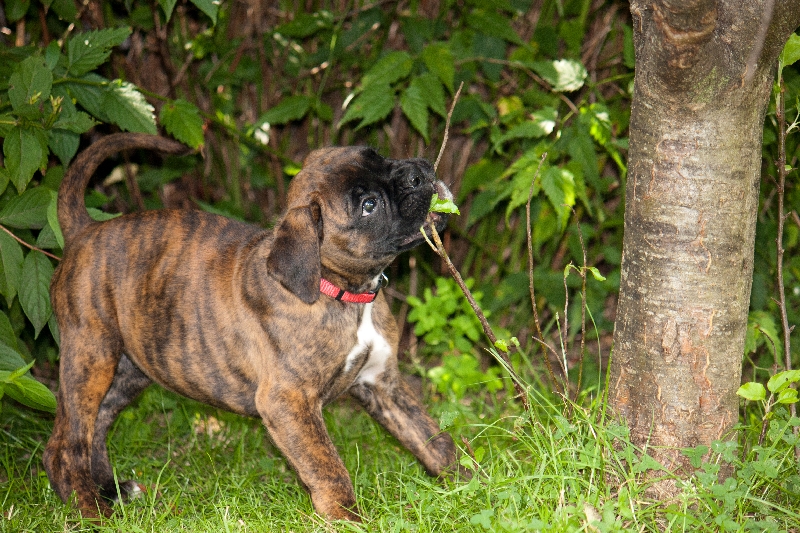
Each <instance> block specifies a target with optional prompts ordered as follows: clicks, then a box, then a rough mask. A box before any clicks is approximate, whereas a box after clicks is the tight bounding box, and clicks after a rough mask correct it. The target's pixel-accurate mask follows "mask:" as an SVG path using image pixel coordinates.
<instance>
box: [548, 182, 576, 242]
mask: <svg viewBox="0 0 800 533" xmlns="http://www.w3.org/2000/svg"><path fill="white" fill-rule="evenodd" d="M542 189H543V190H544V193H545V195H547V199H548V200H550V204H551V205H552V206H553V209H555V211H556V213H558V222H559V227H560V228H561V229H562V230H563V229H564V228H566V227H567V222H568V221H569V217H570V214H571V213H572V206H574V205H575V179H574V177H573V175H572V172H570V171H569V170H567V169H564V168H558V167H550V168H548V169H547V170H546V171H545V172H544V175H543V176H542Z"/></svg>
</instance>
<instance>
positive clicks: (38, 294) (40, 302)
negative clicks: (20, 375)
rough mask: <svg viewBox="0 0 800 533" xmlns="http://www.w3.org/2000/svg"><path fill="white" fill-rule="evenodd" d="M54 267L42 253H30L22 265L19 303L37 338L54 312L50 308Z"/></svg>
mask: <svg viewBox="0 0 800 533" xmlns="http://www.w3.org/2000/svg"><path fill="white" fill-rule="evenodd" d="M52 277H53V265H52V264H51V263H50V260H49V259H48V258H47V256H45V255H44V254H43V253H41V252H37V251H35V250H33V251H30V252H28V255H27V256H25V262H24V263H23V265H22V282H21V283H20V286H19V303H20V305H21V306H22V310H23V311H24V312H25V316H27V317H28V320H30V321H31V324H33V327H34V330H35V336H36V337H38V336H39V332H40V331H41V330H42V328H43V327H44V326H45V325H46V324H47V321H48V319H49V318H50V315H51V314H52V312H53V309H52V307H51V306H50V278H52Z"/></svg>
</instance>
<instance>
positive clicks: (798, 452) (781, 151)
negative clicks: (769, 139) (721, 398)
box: [762, 2, 800, 459]
mask: <svg viewBox="0 0 800 533" xmlns="http://www.w3.org/2000/svg"><path fill="white" fill-rule="evenodd" d="M770 4H771V2H770ZM770 7H771V6H770ZM785 100H786V87H785V85H784V83H783V77H782V73H781V72H780V71H779V72H778V92H777V94H776V95H775V115H776V117H777V119H778V161H777V162H776V166H777V167H778V168H777V170H778V235H777V239H776V241H777V244H778V254H777V255H778V257H777V266H778V269H777V270H778V299H779V304H780V305H779V307H780V313H781V327H782V329H783V358H784V367H785V368H784V370H787V371H788V370H791V369H792V351H791V341H790V335H791V332H792V330H791V328H790V327H789V318H788V316H787V313H786V290H785V286H784V282H783V252H784V249H783V228H784V223H785V222H786V218H787V217H788V216H789V215H788V214H787V213H784V195H785V192H786V174H787V171H786V101H785ZM789 412H790V414H791V416H792V417H795V416H797V406H796V405H795V404H790V405H789ZM794 430H795V434H797V432H798V430H800V428H798V427H795V428H794ZM762 433H763V431H762ZM794 451H795V457H797V458H798V459H800V446H796V447H795V449H794Z"/></svg>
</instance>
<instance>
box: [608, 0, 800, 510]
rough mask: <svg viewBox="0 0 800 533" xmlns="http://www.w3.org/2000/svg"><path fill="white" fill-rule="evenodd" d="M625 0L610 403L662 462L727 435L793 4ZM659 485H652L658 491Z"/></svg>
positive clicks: (796, 16)
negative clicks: (626, 104) (625, 79)
mask: <svg viewBox="0 0 800 533" xmlns="http://www.w3.org/2000/svg"><path fill="white" fill-rule="evenodd" d="M773 1H774V0H748V1H742V0H694V1H687V0H684V1H680V0H656V1H643V0H638V1H637V0H634V1H632V2H631V13H632V15H633V26H634V45H635V49H636V78H635V88H634V97H633V103H632V108H631V124H630V151H629V176H628V182H627V185H626V191H625V194H626V207H625V233H624V238H623V259H622V273H621V283H620V297H619V306H618V310H617V318H616V324H615V331H614V352H613V357H612V362H611V369H610V372H611V376H610V384H611V385H610V404H611V406H612V408H613V409H614V410H615V411H616V412H617V413H618V414H619V415H621V416H622V417H623V418H624V419H625V420H626V421H627V423H628V425H629V427H630V429H631V439H632V441H633V443H634V444H637V445H639V446H641V447H643V448H645V447H646V448H647V451H648V453H650V454H651V455H652V456H653V457H655V458H656V459H657V460H658V461H659V462H661V464H662V465H664V466H665V467H666V468H667V469H669V470H671V471H673V472H676V473H678V474H679V475H688V474H689V473H690V472H691V466H690V465H689V464H688V460H687V459H686V458H684V457H683V456H682V454H681V453H680V451H679V450H678V448H682V447H694V446H697V445H700V444H706V445H708V444H710V443H711V442H712V441H713V440H716V439H724V438H732V437H733V435H732V434H731V428H732V427H733V425H734V424H735V423H736V422H737V420H738V399H737V396H736V390H737V389H738V387H739V385H740V379H741V362H742V354H743V351H744V339H745V330H746V327H747V314H748V308H749V302H750V287H751V283H752V273H753V245H754V236H755V227H756V213H757V209H758V192H759V180H760V176H761V140H762V139H761V138H762V127H763V123H764V116H765V113H766V109H767V105H768V103H769V96H770V90H771V87H772V83H773V79H774V75H775V67H776V64H777V58H778V55H779V54H780V52H781V50H782V48H783V45H784V43H785V42H786V40H787V39H788V37H789V35H790V34H791V32H792V31H793V30H794V29H795V28H797V26H798V24H800V0H784V1H780V2H774V5H773ZM674 490H675V486H674V484H673V483H670V482H660V483H658V484H656V485H655V486H654V490H653V492H654V495H655V496H658V497H668V496H669V495H671V494H672V493H673V492H674Z"/></svg>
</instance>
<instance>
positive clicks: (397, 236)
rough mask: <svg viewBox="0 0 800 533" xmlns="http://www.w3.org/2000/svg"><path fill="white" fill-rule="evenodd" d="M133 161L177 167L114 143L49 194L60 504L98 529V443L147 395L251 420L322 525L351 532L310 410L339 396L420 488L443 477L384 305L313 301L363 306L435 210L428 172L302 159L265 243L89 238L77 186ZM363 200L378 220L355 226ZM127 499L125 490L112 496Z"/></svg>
mask: <svg viewBox="0 0 800 533" xmlns="http://www.w3.org/2000/svg"><path fill="white" fill-rule="evenodd" d="M133 148H146V149H148V150H157V151H160V152H167V153H173V154H176V153H184V152H185V151H186V148H185V147H184V146H182V145H180V144H178V143H176V142H174V141H169V140H166V139H162V138H159V137H154V136H148V135H141V134H117V135H111V136H108V137H106V138H104V139H102V140H100V141H98V142H96V143H95V144H93V145H92V146H91V147H89V148H88V149H87V150H86V151H84V152H83V153H82V154H81V155H80V156H79V157H78V159H77V160H76V161H75V163H74V164H73V165H72V166H71V168H70V169H69V171H68V172H67V174H66V176H65V177H64V181H63V184H62V185H61V189H60V191H59V203H58V218H59V222H60V224H61V228H62V231H63V233H64V239H65V246H64V257H63V260H62V262H61V264H60V265H59V267H58V268H57V269H56V273H55V275H54V276H53V282H52V285H51V289H50V292H51V297H52V301H53V307H54V310H55V314H56V318H57V319H58V325H59V328H60V330H61V386H60V390H59V391H58V412H57V414H56V420H55V427H54V429H53V434H52V437H51V438H50V441H49V442H48V443H47V448H46V450H45V453H44V464H45V469H46V470H47V474H48V477H49V478H50V482H51V484H52V486H53V488H54V489H55V491H56V492H57V493H58V495H59V496H60V497H61V498H62V499H63V500H65V501H66V500H67V499H68V498H69V497H70V495H71V494H72V493H73V492H75V493H76V494H77V502H78V506H79V507H80V509H81V511H82V513H83V514H84V516H87V517H100V516H103V515H105V516H107V515H108V514H109V513H110V512H111V508H110V506H109V504H108V500H113V499H115V498H116V496H117V495H118V489H117V486H116V485H115V483H114V476H113V470H112V467H111V465H110V463H109V459H108V453H107V451H106V435H107V432H108V429H109V427H110V426H111V424H112V422H113V421H114V419H115V418H116V416H117V415H118V414H119V413H120V411H122V409H123V408H124V407H125V406H126V405H128V404H129V403H130V402H131V401H132V400H133V399H134V398H135V397H136V396H137V395H138V394H139V393H140V392H141V391H142V390H143V389H144V388H145V387H147V386H148V385H149V384H150V383H151V382H153V381H155V382H156V383H159V384H160V385H162V386H164V387H165V388H167V389H170V390H173V391H175V392H178V393H180V394H183V395H185V396H188V397H190V398H194V399H196V400H200V401H203V402H206V403H209V404H211V405H214V406H217V407H220V408H224V409H228V410H230V411H233V412H235V413H240V414H242V415H248V416H256V417H260V418H261V419H262V420H263V422H264V424H265V426H266V427H267V430H268V431H269V434H270V436H271V437H272V439H273V441H274V442H275V444H276V445H277V447H278V448H280V450H281V451H282V453H283V454H284V456H285V457H286V459H287V460H288V462H289V463H290V464H291V466H292V467H293V468H294V470H295V471H296V472H297V474H298V476H299V478H300V481H301V482H302V483H303V485H304V486H305V487H306V488H307V489H308V491H309V492H310V494H311V499H312V501H313V503H314V507H315V509H316V510H317V511H318V512H319V513H320V514H321V515H323V516H325V517H327V518H331V519H350V520H358V518H359V517H358V515H357V510H356V502H355V495H354V493H353V486H352V484H351V481H350V477H349V475H348V473H347V471H346V470H345V467H344V464H343V463H342V460H341V459H340V458H339V456H338V454H337V452H336V449H335V448H334V446H333V443H332V442H331V439H330V437H329V436H328V433H327V431H326V429H325V425H324V423H323V419H322V407H323V406H324V405H325V404H327V403H328V402H330V401H332V400H334V399H335V398H337V397H338V396H340V395H341V394H343V393H345V392H348V391H349V392H350V393H351V394H352V395H353V396H354V397H355V398H357V399H358V400H359V401H360V402H361V403H362V404H363V405H364V407H365V408H366V410H367V411H368V412H369V413H370V414H371V415H372V416H373V417H374V418H375V419H376V420H377V421H378V422H380V423H381V424H382V425H383V426H384V427H386V429H387V430H388V431H389V432H391V433H392V434H393V435H395V436H396V437H397V438H398V439H399V440H400V441H401V442H402V443H403V444H404V445H405V446H406V447H407V448H408V449H409V450H411V452H413V453H414V455H416V457H417V458H418V459H419V460H420V462H421V463H422V464H423V465H424V466H425V469H426V470H427V471H428V472H429V473H430V474H431V475H441V474H443V473H445V472H446V471H447V470H448V469H449V467H450V466H451V465H453V464H454V462H455V459H456V450H455V446H454V444H453V441H452V439H451V438H450V436H449V435H447V434H446V433H441V432H440V431H439V428H438V425H437V424H436V422H434V421H433V420H432V419H431V418H430V416H428V414H427V413H426V412H425V409H424V407H423V406H422V405H421V404H420V402H419V400H418V398H417V395H415V394H414V393H413V392H412V391H411V390H410V389H409V387H408V386H407V385H406V383H405V382H404V381H403V379H402V378H401V377H400V375H399V373H398V370H397V359H396V350H397V340H398V333H397V328H396V325H395V321H394V319H393V317H392V316H391V313H390V310H389V307H388V305H387V303H386V301H385V299H384V298H383V296H382V295H379V296H378V298H377V300H375V302H373V303H372V304H366V305H364V304H353V303H343V302H338V301H336V300H334V299H332V298H329V297H327V296H324V295H320V293H319V280H320V276H324V277H325V278H326V279H328V280H329V281H331V282H333V283H334V284H336V285H338V286H339V287H341V288H343V289H345V290H348V291H350V292H364V291H368V290H373V289H375V288H376V283H377V281H376V280H377V279H378V276H379V274H380V273H381V272H382V271H383V269H384V268H386V267H387V266H388V265H389V263H390V262H391V261H392V260H393V259H394V257H395V256H396V255H397V254H398V253H400V252H401V251H403V250H406V249H409V248H411V247H413V246H416V245H417V244H419V242H420V240H421V235H420V234H419V227H420V226H421V225H422V224H423V223H424V222H425V220H426V216H427V212H428V205H429V203H430V199H431V196H432V195H433V193H434V192H435V191H436V192H438V193H439V195H440V196H447V195H449V191H447V189H446V187H444V186H443V185H442V184H441V182H438V181H436V180H435V178H434V176H433V172H432V169H431V167H430V164H429V163H428V162H427V161H424V160H421V159H409V160H390V159H384V158H383V157H381V156H380V155H378V154H377V153H376V152H374V151H373V150H371V149H369V148H356V147H347V148H327V149H322V150H317V151H315V152H313V153H312V154H311V155H309V157H308V158H307V159H306V161H305V163H304V167H303V170H302V171H301V172H300V173H299V174H298V175H297V176H296V177H295V178H294V180H293V182H292V185H291V187H290V189H289V193H288V208H287V211H286V213H285V214H284V216H283V217H282V219H281V220H280V221H279V223H278V225H277V226H276V229H275V231H274V232H271V231H265V230H263V229H260V228H258V227H254V226H250V225H247V224H243V223H240V222H236V221H233V220H229V219H226V218H223V217H220V216H215V215H211V214H208V213H205V212H201V211H178V210H161V211H148V212H144V213H136V214H130V215H125V216H122V217H119V218H115V219H112V220H109V221H106V222H94V221H92V220H91V219H90V218H89V216H88V214H87V212H86V208H85V205H84V200H83V197H84V190H85V188H86V186H87V183H88V181H89V178H90V176H91V175H92V173H93V172H94V170H95V169H96V168H97V165H98V164H99V163H100V162H101V161H102V160H103V159H105V158H106V157H108V156H110V155H112V154H113V153H115V152H118V151H120V150H126V149H133ZM367 197H369V198H373V199H375V200H376V201H377V205H378V207H376V209H375V211H374V212H373V213H372V214H369V215H368V216H362V201H363V199H364V198H367ZM436 222H437V225H438V226H439V227H440V228H441V226H442V225H443V224H444V219H443V218H437V219H436ZM370 320H371V324H370ZM360 326H362V329H361V333H359V327H360ZM359 343H360V344H359ZM356 346H361V347H359V348H355V347H356ZM371 357H372V359H370V358H371ZM365 368H366V369H369V371H367V370H365V371H364V373H363V374H361V372H362V369H365ZM359 376H361V377H359ZM136 488H137V485H136V483H135V482H132V481H130V482H124V483H122V484H120V485H119V493H121V494H120V495H121V496H125V495H126V494H127V493H128V492H130V491H132V490H134V489H136Z"/></svg>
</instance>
